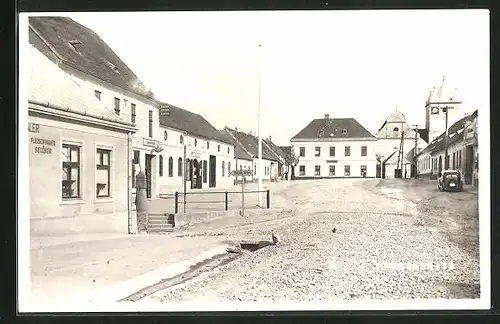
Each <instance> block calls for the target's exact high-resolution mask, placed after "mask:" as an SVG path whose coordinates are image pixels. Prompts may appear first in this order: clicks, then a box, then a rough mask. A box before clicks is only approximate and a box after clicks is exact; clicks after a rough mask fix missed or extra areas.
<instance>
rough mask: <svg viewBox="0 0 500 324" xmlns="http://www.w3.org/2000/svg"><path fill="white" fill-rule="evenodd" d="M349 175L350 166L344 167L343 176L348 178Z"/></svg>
mask: <svg viewBox="0 0 500 324" xmlns="http://www.w3.org/2000/svg"><path fill="white" fill-rule="evenodd" d="M350 175H351V166H350V165H344V176H345V177H349V176H350Z"/></svg>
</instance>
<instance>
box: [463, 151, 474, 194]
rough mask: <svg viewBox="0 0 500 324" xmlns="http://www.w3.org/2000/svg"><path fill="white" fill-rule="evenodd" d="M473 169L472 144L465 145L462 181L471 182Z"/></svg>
mask: <svg viewBox="0 0 500 324" xmlns="http://www.w3.org/2000/svg"><path fill="white" fill-rule="evenodd" d="M473 169H474V151H473V148H472V146H467V147H466V148H465V173H464V182H465V184H468V185H470V184H472V171H473Z"/></svg>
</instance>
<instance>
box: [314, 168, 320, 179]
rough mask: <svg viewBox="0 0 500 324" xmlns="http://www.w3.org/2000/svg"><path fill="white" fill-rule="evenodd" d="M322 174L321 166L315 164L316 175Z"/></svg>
mask: <svg viewBox="0 0 500 324" xmlns="http://www.w3.org/2000/svg"><path fill="white" fill-rule="evenodd" d="M320 175H321V166H319V165H316V166H314V176H316V177H319V176H320Z"/></svg>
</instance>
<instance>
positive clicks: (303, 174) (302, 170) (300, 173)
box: [299, 165, 306, 176]
mask: <svg viewBox="0 0 500 324" xmlns="http://www.w3.org/2000/svg"><path fill="white" fill-rule="evenodd" d="M299 175H300V176H305V175H306V166H305V165H301V166H300V167H299Z"/></svg>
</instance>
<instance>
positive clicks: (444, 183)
mask: <svg viewBox="0 0 500 324" xmlns="http://www.w3.org/2000/svg"><path fill="white" fill-rule="evenodd" d="M463 186H464V183H463V181H462V175H461V174H460V171H458V170H443V171H441V174H440V176H439V178H438V185H437V187H438V190H439V191H462V189H463Z"/></svg>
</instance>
